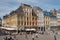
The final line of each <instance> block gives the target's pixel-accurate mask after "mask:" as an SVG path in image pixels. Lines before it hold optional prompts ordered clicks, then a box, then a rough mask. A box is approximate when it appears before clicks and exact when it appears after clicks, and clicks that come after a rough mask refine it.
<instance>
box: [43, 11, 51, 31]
mask: <svg viewBox="0 0 60 40" xmlns="http://www.w3.org/2000/svg"><path fill="white" fill-rule="evenodd" d="M50 16H51V13H50V12H47V11H44V26H45V29H46V30H50Z"/></svg>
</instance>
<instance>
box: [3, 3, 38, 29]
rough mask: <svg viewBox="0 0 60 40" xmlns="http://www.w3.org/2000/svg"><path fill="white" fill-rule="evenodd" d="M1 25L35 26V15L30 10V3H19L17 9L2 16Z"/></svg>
mask: <svg viewBox="0 0 60 40" xmlns="http://www.w3.org/2000/svg"><path fill="white" fill-rule="evenodd" d="M3 26H6V27H19V28H35V27H37V16H36V14H34V13H33V12H32V7H31V6H30V5H27V4H21V6H20V7H19V8H18V9H16V10H15V11H12V12H11V13H10V14H8V15H5V16H4V17H3Z"/></svg>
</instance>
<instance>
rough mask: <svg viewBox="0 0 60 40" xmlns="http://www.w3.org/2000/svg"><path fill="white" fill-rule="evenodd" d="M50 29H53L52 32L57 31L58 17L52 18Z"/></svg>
mask: <svg viewBox="0 0 60 40" xmlns="http://www.w3.org/2000/svg"><path fill="white" fill-rule="evenodd" d="M50 28H51V30H56V29H57V17H56V16H54V15H52V16H51V20H50Z"/></svg>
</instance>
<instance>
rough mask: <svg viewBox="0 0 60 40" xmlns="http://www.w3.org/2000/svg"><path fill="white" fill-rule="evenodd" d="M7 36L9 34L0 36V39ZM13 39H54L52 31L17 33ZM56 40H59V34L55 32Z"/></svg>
mask: <svg viewBox="0 0 60 40" xmlns="http://www.w3.org/2000/svg"><path fill="white" fill-rule="evenodd" d="M6 36H7V37H9V35H5V36H0V40H3V39H4V38H5V37H6ZM12 37H14V36H12ZM15 40H55V38H54V34H53V33H45V34H43V35H42V34H38V33H34V34H22V35H20V34H18V35H16V37H15ZM56 40H60V34H56Z"/></svg>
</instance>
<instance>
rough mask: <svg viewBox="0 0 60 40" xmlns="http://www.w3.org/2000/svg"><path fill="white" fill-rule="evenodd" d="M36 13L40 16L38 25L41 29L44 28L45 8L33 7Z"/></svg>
mask: <svg viewBox="0 0 60 40" xmlns="http://www.w3.org/2000/svg"><path fill="white" fill-rule="evenodd" d="M33 11H34V13H35V14H36V15H37V16H38V18H37V25H38V28H39V29H40V31H43V30H44V13H43V10H42V9H41V8H39V7H37V6H35V7H33Z"/></svg>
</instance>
